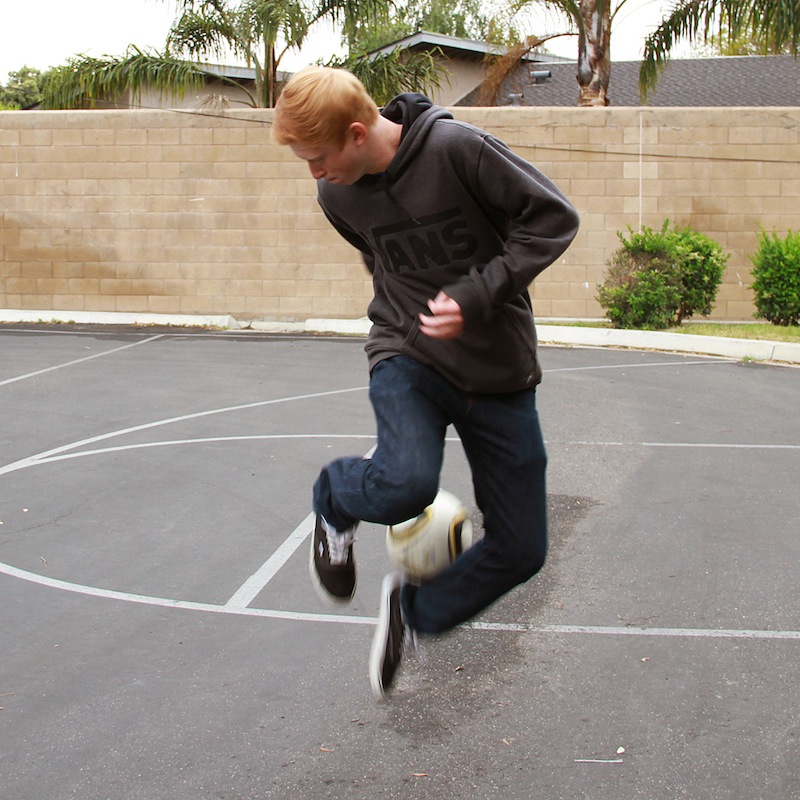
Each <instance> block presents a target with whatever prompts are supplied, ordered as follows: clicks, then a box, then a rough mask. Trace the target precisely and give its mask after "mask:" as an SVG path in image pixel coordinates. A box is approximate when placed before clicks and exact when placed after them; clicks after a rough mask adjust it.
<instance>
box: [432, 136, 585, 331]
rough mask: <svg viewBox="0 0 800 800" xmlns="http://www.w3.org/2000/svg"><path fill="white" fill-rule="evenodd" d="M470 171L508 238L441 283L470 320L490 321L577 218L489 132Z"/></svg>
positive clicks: (565, 242)
mask: <svg viewBox="0 0 800 800" xmlns="http://www.w3.org/2000/svg"><path fill="white" fill-rule="evenodd" d="M473 156H474V151H473ZM467 174H468V177H467V185H468V186H469V188H470V192H471V194H472V195H473V197H474V198H475V200H476V202H477V203H478V204H479V205H480V206H481V207H482V208H483V210H484V212H485V213H486V215H487V217H488V218H489V219H490V220H492V223H493V225H494V227H495V228H496V229H497V231H498V234H499V236H500V237H501V238H502V239H503V241H504V247H503V252H502V253H501V254H499V255H497V256H495V257H494V258H492V259H491V260H490V261H488V262H487V263H484V264H475V265H474V266H473V267H472V268H471V269H470V271H469V273H468V274H467V275H465V276H464V277H463V278H461V279H459V280H458V281H457V282H455V283H453V284H450V285H449V286H445V287H443V291H444V292H445V294H447V295H448V296H449V297H451V298H452V299H453V300H455V301H456V302H457V303H458V304H459V306H460V307H461V312H462V314H463V315H464V320H465V322H466V324H467V325H468V326H469V325H470V323H485V322H489V321H490V320H491V319H492V317H493V316H494V315H495V314H496V313H497V312H498V311H499V310H500V309H501V308H502V307H503V305H504V303H506V302H508V301H509V300H510V299H511V298H513V297H517V296H519V295H521V294H523V293H525V292H526V291H527V289H528V286H529V285H530V283H531V282H532V281H533V279H534V278H535V277H536V276H537V275H538V274H539V273H540V272H542V271H543V270H545V269H546V268H547V267H549V266H550V265H551V264H552V263H553V262H554V261H555V260H556V259H557V258H558V257H559V256H560V255H561V254H562V253H563V252H564V251H565V250H566V249H567V247H569V245H570V243H571V242H572V240H573V238H574V237H575V234H576V233H577V231H578V225H579V219H578V214H577V212H576V210H575V209H574V208H573V206H572V205H571V203H570V202H569V201H568V200H567V199H566V198H565V197H564V195H563V194H562V193H561V192H560V191H559V189H558V188H557V187H556V186H555V185H554V184H553V183H552V182H551V181H550V180H549V179H548V178H546V177H545V176H544V175H543V174H542V173H541V172H539V171H538V170H537V169H536V168H535V167H533V166H532V165H531V164H529V163H528V162H527V161H525V159H523V158H521V157H520V156H518V155H517V154H515V153H514V152H513V151H512V150H511V149H510V148H508V147H507V146H506V145H505V144H504V143H503V142H501V141H499V140H498V139H496V138H494V137H493V136H491V135H485V136H483V137H482V144H481V146H480V150H479V153H478V157H477V159H473V166H472V168H468V169H467Z"/></svg>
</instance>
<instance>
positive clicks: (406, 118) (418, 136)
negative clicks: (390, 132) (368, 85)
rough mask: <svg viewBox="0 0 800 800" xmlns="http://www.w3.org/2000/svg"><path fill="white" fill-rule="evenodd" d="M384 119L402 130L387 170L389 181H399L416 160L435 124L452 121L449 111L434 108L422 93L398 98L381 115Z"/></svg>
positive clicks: (410, 93)
mask: <svg viewBox="0 0 800 800" xmlns="http://www.w3.org/2000/svg"><path fill="white" fill-rule="evenodd" d="M381 116H384V117H386V118H387V119H389V120H391V121H392V122H396V123H397V124H398V125H402V126H403V132H402V134H401V136H400V147H399V148H398V149H397V153H396V154H395V157H394V158H393V159H392V162H391V163H390V164H389V168H388V169H387V170H386V172H387V175H388V177H389V179H390V180H391V179H394V178H395V177H397V176H398V175H399V174H400V173H401V172H402V171H403V169H404V168H405V166H406V165H407V164H408V163H409V161H411V160H412V159H413V158H414V156H415V155H416V153H417V151H418V150H419V148H421V147H422V146H423V144H424V142H425V140H426V139H427V138H428V134H429V133H430V130H431V127H432V126H433V123H434V122H436V120H439V119H453V115H452V114H451V113H450V112H449V111H446V110H445V109H443V108H441V107H439V106H436V105H434V104H433V102H432V101H431V100H430V99H429V98H427V97H426V96H425V95H424V94H420V93H419V92H406V93H405V94H401V95H398V96H397V97H395V98H394V100H392V101H391V103H389V104H388V105H387V106H386V107H385V108H384V109H383V110H382V111H381Z"/></svg>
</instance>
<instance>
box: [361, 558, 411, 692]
mask: <svg viewBox="0 0 800 800" xmlns="http://www.w3.org/2000/svg"><path fill="white" fill-rule="evenodd" d="M402 585H403V576H402V575H401V574H400V573H399V572H391V573H389V574H388V575H387V576H386V577H385V578H384V579H383V584H382V585H381V606H380V610H379V612H378V625H377V627H376V628H375V634H374V636H373V637H372V647H371V648H370V651H369V682H370V685H371V686H372V694H373V695H374V696H375V699H376V700H382V699H383V698H384V697H386V692H388V691H389V689H390V687H391V685H392V681H393V680H394V676H395V673H396V672H397V668H398V667H399V666H400V660H401V659H402V657H403V653H404V651H405V650H406V648H408V647H410V646H411V645H413V642H414V632H413V631H412V630H411V628H409V626H408V625H406V624H405V623H404V622H403V616H402V614H401V612H400V589H401V587H402Z"/></svg>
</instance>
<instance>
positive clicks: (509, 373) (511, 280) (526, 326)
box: [318, 93, 578, 393]
mask: <svg viewBox="0 0 800 800" xmlns="http://www.w3.org/2000/svg"><path fill="white" fill-rule="evenodd" d="M382 114H383V116H385V117H387V118H388V119H390V120H392V121H393V122H398V123H401V124H402V125H403V134H402V138H401V141H400V146H399V148H398V150H397V153H396V154H395V156H394V158H393V159H392V161H391V163H390V164H389V167H388V169H387V170H386V172H384V173H381V174H380V175H365V176H364V177H363V178H361V180H359V181H357V182H356V183H355V184H353V185H352V186H342V185H336V184H330V183H327V182H326V181H325V180H324V179H321V180H320V181H318V199H319V203H320V206H321V207H322V210H323V211H324V212H325V215H326V216H327V217H328V219H329V220H330V221H331V223H332V224H333V226H334V227H335V228H336V230H338V231H339V233H341V234H342V236H344V238H345V239H347V241H349V242H350V243H351V244H352V245H354V246H355V247H357V248H358V249H359V250H360V251H361V253H362V254H363V256H364V262H365V263H366V265H367V267H368V269H369V270H370V271H371V272H372V275H373V286H374V291H375V297H374V299H373V300H372V302H371V303H370V306H369V311H368V314H369V318H370V320H371V321H372V328H371V330H370V334H369V339H368V341H367V344H366V347H365V349H366V352H367V354H368V357H369V365H370V369H371V368H372V367H373V366H374V365H375V364H376V363H378V361H380V360H381V359H384V358H389V357H391V356H393V355H397V354H399V353H402V354H405V355H408V356H410V357H412V358H414V359H416V360H417V361H420V362H422V363H423V364H426V365H428V366H430V367H432V368H433V369H435V370H436V371H437V372H439V373H440V374H441V375H443V376H444V377H445V378H446V379H448V380H449V381H450V382H451V383H453V384H455V385H456V386H458V387H459V388H461V389H463V390H465V391H468V392H475V393H497V392H510V391H517V390H519V389H523V388H527V387H532V386H535V385H536V384H537V383H538V382H539V381H540V380H541V369H540V367H539V364H538V360H537V358H536V332H535V329H534V325H533V313H532V310H531V301H530V297H529V295H528V286H529V284H530V283H531V281H532V280H533V279H534V278H535V277H536V276H537V275H538V274H539V273H540V272H541V271H542V270H544V269H545V268H546V267H548V266H549V265H550V264H552V263H553V262H554V261H555V260H556V259H557V258H558V257H559V256H560V255H561V254H562V253H563V252H564V251H565V250H566V249H567V247H568V246H569V244H570V242H571V241H572V239H573V237H574V236H575V234H576V232H577V230H578V215H577V213H576V211H575V209H574V208H573V207H572V205H571V204H570V203H569V202H568V201H567V199H566V198H565V197H564V196H563V195H562V194H561V192H560V191H559V190H558V189H557V188H556V187H555V186H554V185H553V184H552V183H551V182H550V181H549V180H548V179H547V178H546V177H544V175H542V174H541V173H540V172H539V171H538V170H536V169H535V168H534V167H532V166H531V165H530V164H529V163H528V162H527V161H525V160H524V159H522V158H520V157H519V156H517V155H516V154H514V153H513V152H512V151H511V150H510V149H509V148H508V147H507V146H506V145H505V144H503V143H502V142H501V141H499V140H498V139H496V138H494V137H493V136H491V135H490V134H488V133H486V132H485V131H481V130H479V129H478V128H476V127H474V126H472V125H468V124H466V123H464V122H459V121H457V120H455V119H453V116H452V114H450V113H449V112H448V111H446V110H445V109H443V108H440V107H439V106H435V105H433V104H432V103H431V101H430V100H428V98H426V97H424V96H423V95H421V94H416V93H413V94H403V95H400V96H399V97H397V98H395V99H394V100H393V101H392V102H391V103H390V104H389V105H388V106H387V107H386V108H385V109H384V110H383V111H382ZM440 290H441V291H444V292H445V294H447V295H448V296H449V297H451V298H453V300H455V301H456V302H457V303H458V304H459V306H461V311H462V314H463V316H464V320H465V331H464V333H463V335H462V336H460V337H459V338H458V339H455V340H446V341H445V340H439V339H432V338H430V337H429V336H426V335H425V334H423V333H420V332H419V318H418V315H419V314H420V312H422V313H428V308H427V302H428V300H429V299H431V298H432V297H435V296H436V295H437V294H438V292H439V291H440Z"/></svg>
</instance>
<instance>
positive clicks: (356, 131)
mask: <svg viewBox="0 0 800 800" xmlns="http://www.w3.org/2000/svg"><path fill="white" fill-rule="evenodd" d="M348 131H349V132H350V135H351V136H352V137H353V143H354V144H355V145H357V146H361V145H362V144H364V142H365V141H366V139H367V126H366V125H365V124H364V123H363V122H351V123H350V127H349V128H348Z"/></svg>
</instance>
